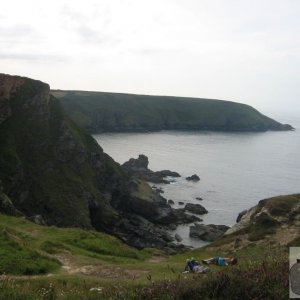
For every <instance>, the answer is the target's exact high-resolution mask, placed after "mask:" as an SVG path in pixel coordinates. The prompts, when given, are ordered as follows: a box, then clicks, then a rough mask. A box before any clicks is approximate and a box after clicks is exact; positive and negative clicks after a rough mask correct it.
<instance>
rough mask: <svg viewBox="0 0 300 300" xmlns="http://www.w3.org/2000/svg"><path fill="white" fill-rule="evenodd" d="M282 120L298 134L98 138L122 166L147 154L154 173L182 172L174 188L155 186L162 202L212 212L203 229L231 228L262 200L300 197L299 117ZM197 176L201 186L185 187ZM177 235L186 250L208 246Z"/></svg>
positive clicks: (184, 232)
mask: <svg viewBox="0 0 300 300" xmlns="http://www.w3.org/2000/svg"><path fill="white" fill-rule="evenodd" d="M277 119H278V118H277ZM279 120H280V121H281V122H283V123H289V124H291V125H292V126H294V127H295V128H296V130H295V131H288V132H260V133H221V132H196V131H195V132H193V131H192V132H187V131H161V132H154V133H105V134H98V135H94V138H95V139H96V140H97V142H98V143H99V144H100V145H101V146H102V147H103V149H104V151H105V152H106V153H108V154H109V155H110V156H112V157H113V158H114V159H115V160H116V161H117V162H119V163H121V164H122V163H124V162H125V161H127V160H128V159H129V158H131V157H134V158H136V157H137V156H138V155H139V154H145V155H147V156H148V157H149V168H150V169H152V170H154V171H159V170H164V169H169V170H172V171H176V172H179V173H180V174H181V176H182V177H181V178H177V179H176V180H175V181H174V182H172V183H171V184H169V185H165V184H162V185H156V186H160V187H162V189H163V190H164V194H163V196H164V197H165V198H166V199H172V200H174V202H175V205H174V207H175V208H178V207H182V206H180V205H178V201H182V202H184V203H200V204H201V205H203V206H204V207H205V208H206V209H207V210H208V211H209V213H208V214H206V215H203V216H202V217H201V218H203V223H204V224H225V225H228V226H232V225H233V224H234V223H235V221H236V218H237V216H238V213H239V212H241V211H242V210H244V209H248V208H250V207H252V206H254V205H256V204H257V202H258V201H259V200H261V199H264V198H267V197H272V196H276V195H285V194H292V193H300V186H299V183H300V117H299V118H298V117H294V118H291V117H286V116H285V117H281V118H279ZM297 129H298V130H297ZM192 174H198V175H199V176H200V178H201V180H200V181H199V182H196V183H194V182H188V181H186V180H185V177H187V176H190V175H192ZM196 197H201V198H203V200H202V201H199V200H196V199H195V198H196ZM176 232H178V233H179V234H180V235H181V236H182V238H183V243H185V244H186V245H190V246H194V247H198V246H202V245H203V244H205V243H204V242H203V241H200V240H197V239H193V238H190V237H189V226H179V227H178V229H177V231H176ZM174 233H175V232H174Z"/></svg>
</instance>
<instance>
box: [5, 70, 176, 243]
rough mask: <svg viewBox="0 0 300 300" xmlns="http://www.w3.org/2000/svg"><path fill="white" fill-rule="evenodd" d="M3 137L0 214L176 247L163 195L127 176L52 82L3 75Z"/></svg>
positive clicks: (132, 240)
mask: <svg viewBox="0 0 300 300" xmlns="http://www.w3.org/2000/svg"><path fill="white" fill-rule="evenodd" d="M0 141H1V144H0V187H1V190H0V193H1V198H0V212H4V213H9V214H12V215H20V214H23V215H24V216H26V217H27V218H29V219H31V220H34V221H35V222H37V223H40V224H46V225H56V226H60V227H81V228H86V229H92V228H95V229H97V230H102V231H106V232H108V233H111V234H114V235H116V236H118V237H119V238H121V239H122V240H124V241H126V242H127V243H128V244H131V245H134V246H136V247H139V248H143V247H149V246H154V247H161V248H163V247H169V246H170V247H172V246H174V245H173V244H172V243H170V242H171V241H172V238H171V237H170V236H169V235H168V234H167V233H166V232H165V231H164V229H162V228H161V227H160V224H165V223H167V222H170V220H174V213H173V211H172V209H171V207H170V206H169V205H168V204H167V203H166V201H165V199H163V198H162V197H161V196H160V195H159V194H158V193H156V192H154V191H152V190H151V188H150V187H149V186H148V185H147V184H146V183H144V182H141V181H138V180H135V179H133V178H131V177H129V176H128V175H127V174H126V173H124V172H123V170H122V169H121V167H120V166H119V164H117V163H116V162H115V161H113V159H112V158H110V157H109V156H108V155H107V154H105V153H104V152H103V150H102V148H101V147H100V146H99V145H98V144H97V142H96V141H95V140H94V139H93V138H92V137H91V136H90V135H88V134H87V133H86V132H85V131H84V130H83V129H80V128H79V127H78V126H77V125H76V124H75V123H74V122H73V121H71V119H70V118H69V117H68V116H67V115H66V114H65V112H64V110H63V108H62V106H61V104H60V102H59V101H58V100H57V99H56V98H55V97H54V96H52V95H50V89H49V86H48V85H47V84H45V83H43V82H40V81H36V80H32V79H29V78H24V77H18V76H9V75H5V74H0ZM141 189H142V190H143V193H140V192H139V191H140V190H141ZM140 207H142V208H145V207H147V209H141V210H140V209H139V208H140Z"/></svg>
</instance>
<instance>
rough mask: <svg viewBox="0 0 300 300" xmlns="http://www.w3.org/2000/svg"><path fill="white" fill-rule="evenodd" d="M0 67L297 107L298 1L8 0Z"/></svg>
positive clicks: (76, 83)
mask: <svg viewBox="0 0 300 300" xmlns="http://www.w3.org/2000/svg"><path fill="white" fill-rule="evenodd" d="M0 72H1V73H9V74H17V75H23V76H27V77H32V78H36V79H40V80H42V81H45V82H47V83H49V84H50V85H51V87H52V88H59V89H77V90H94V91H108V92H127V93H141V94H153V95H175V96H192V97H203V98H215V99H226V100H233V101H237V102H243V103H247V104H250V105H252V106H254V107H256V108H258V109H259V110H261V111H262V112H263V113H270V112H272V111H274V112H281V111H282V112H284V113H286V112H289V111H290V112H293V113H295V112H296V113H299V114H300V102H299V100H300V0H280V1H279V0H97V1H96V0H85V1H74V0H73V1H71V0H69V1H67V0H51V1H40V0H26V1H24V0H23V1H22V0H10V1H5V2H4V3H2V5H1V10H0Z"/></svg>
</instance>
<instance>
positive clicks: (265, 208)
mask: <svg viewBox="0 0 300 300" xmlns="http://www.w3.org/2000/svg"><path fill="white" fill-rule="evenodd" d="M299 213H300V195H299V194H296V195H289V196H278V197H273V198H269V199H264V200H261V201H259V203H258V205H256V206H254V207H252V208H250V209H249V210H246V211H243V212H241V213H240V214H239V216H238V219H237V223H236V224H235V225H234V226H232V227H231V228H230V229H229V230H228V231H227V232H226V235H229V234H233V233H237V232H238V231H240V230H248V229H249V228H251V227H252V228H256V226H259V227H261V229H262V230H263V229H266V231H268V232H267V233H271V231H269V230H268V229H270V227H272V228H273V229H276V228H275V227H280V226H281V225H283V224H289V223H291V222H292V221H293V220H295V219H297V218H298V219H299V218H300V217H299ZM298 223H299V222H298ZM295 225H297V222H296V223H295ZM299 232H300V223H299Z"/></svg>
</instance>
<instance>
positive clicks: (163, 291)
mask: <svg viewBox="0 0 300 300" xmlns="http://www.w3.org/2000/svg"><path fill="white" fill-rule="evenodd" d="M298 245H299V241H298ZM0 246H1V251H5V252H1V256H0V268H1V270H3V268H6V274H9V273H10V274H12V275H21V274H22V275H29V274H44V273H48V272H51V273H52V275H51V276H50V277H46V276H37V277H26V278H23V277H14V276H5V277H3V278H2V277H1V276H0V300H1V299H30V300H31V299H43V300H45V299H72V300H73V299H75V300H76V299H78V300H79V299H80V300H81V299H90V300H94V299H155V297H157V299H198V298H197V295H202V296H203V299H222V298H224V297H225V298H226V297H228V295H233V296H234V297H233V298H236V299H241V298H243V299H251V297H252V298H255V299H268V297H269V298H274V297H275V298H276V299H284V296H285V295H286V294H285V293H286V290H285V284H286V276H287V275H286V274H287V271H286V269H285V267H286V266H287V257H288V253H287V248H282V247H278V245H275V244H274V245H273V244H270V245H256V244H255V243H252V244H249V245H248V246H247V247H244V248H242V249H240V250H238V251H237V252H234V251H231V252H224V251H223V250H222V246H221V247H219V248H218V247H215V249H214V250H211V249H209V247H205V248H200V249H195V250H192V251H189V252H186V253H182V254H179V255H175V256H169V257H167V256H165V255H163V254H162V253H161V252H159V251H158V250H154V249H144V250H143V251H138V250H136V249H134V248H131V247H129V246H127V245H125V244H123V243H122V242H121V241H119V240H118V239H116V238H114V237H111V236H109V235H107V234H103V233H100V232H95V231H87V230H82V229H76V228H57V227H54V226H52V227H46V226H39V225H37V224H34V223H31V222H29V221H27V220H25V219H23V218H20V217H11V216H6V215H0ZM20 251H21V252H20ZM61 255H68V256H67V257H68V258H72V259H73V263H74V264H75V265H76V267H77V268H79V267H81V266H94V267H99V268H98V270H100V271H101V270H103V269H108V270H110V271H112V272H113V276H112V277H110V276H106V275H101V274H99V275H97V273H96V274H94V273H93V274H90V275H87V274H81V273H80V272H79V273H76V274H71V273H68V272H66V271H65V270H64V269H63V268H60V265H59V263H58V262H57V260H55V258H56V257H58V256H61ZM212 256H223V257H224V256H231V257H232V256H234V257H237V258H238V261H239V264H238V266H237V267H225V268H221V267H217V266H211V273H210V274H209V275H193V274H182V273H181V272H182V270H183V268H184V264H185V260H186V259H187V258H190V257H195V259H197V260H199V261H201V260H202V259H205V258H209V257H212ZM20 257H21V259H19V258H20ZM4 258H5V259H4ZM16 259H18V263H17V264H10V263H8V262H9V260H11V261H12V260H16ZM33 260H34V261H33ZM284 262H285V263H286V265H284ZM49 263H50V264H49ZM51 263H53V264H54V265H55V266H54V265H51ZM28 266H30V267H31V269H29V268H27V267H28ZM9 268H13V269H9ZM122 270H125V271H126V272H129V273H128V274H131V275H126V274H127V273H126V272H125V273H123V271H122ZM276 270H277V272H276ZM2 272H3V271H2ZM130 272H132V273H130ZM257 281H259V282H257ZM93 288H94V290H91V289H93ZM95 288H101V291H100V290H96V289H95ZM245 290H247V293H248V294H246V296H245V297H243V295H245V294H243V291H245ZM212 291H213V292H212Z"/></svg>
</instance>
